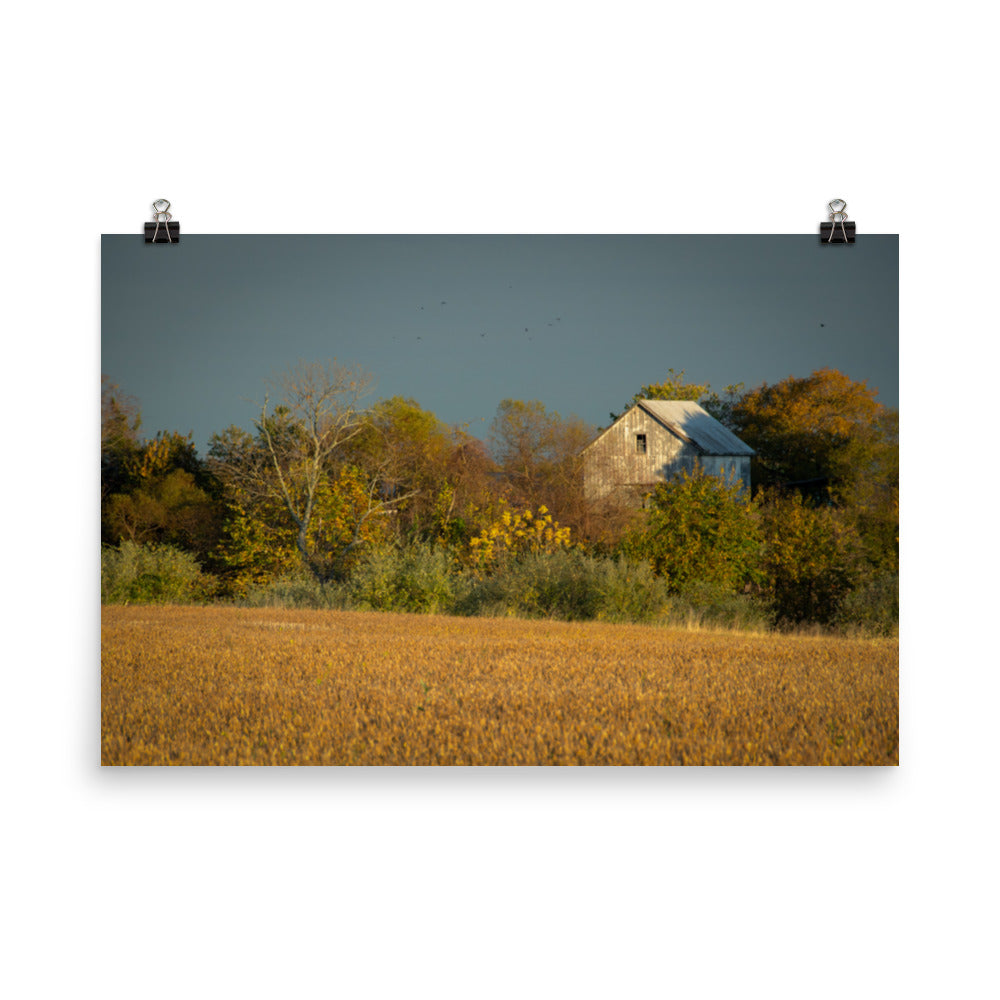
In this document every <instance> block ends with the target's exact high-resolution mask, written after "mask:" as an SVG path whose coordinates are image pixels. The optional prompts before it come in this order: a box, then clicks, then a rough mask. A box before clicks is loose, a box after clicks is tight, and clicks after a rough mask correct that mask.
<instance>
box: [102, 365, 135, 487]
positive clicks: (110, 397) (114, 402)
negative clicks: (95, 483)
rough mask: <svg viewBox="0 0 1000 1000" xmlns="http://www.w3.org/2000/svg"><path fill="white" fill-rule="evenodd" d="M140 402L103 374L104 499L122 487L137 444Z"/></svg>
mask: <svg viewBox="0 0 1000 1000" xmlns="http://www.w3.org/2000/svg"><path fill="white" fill-rule="evenodd" d="M140 423H141V419H140V414H139V403H138V401H137V400H136V399H135V397H133V396H129V395H127V394H125V393H123V392H122V391H121V389H120V388H119V387H118V386H117V385H116V384H115V383H114V382H112V381H111V380H110V379H109V378H108V376H107V375H102V376H101V502H102V504H103V503H104V502H105V501H106V500H107V499H108V497H110V496H111V495H112V494H114V493H118V492H120V491H121V490H122V488H123V486H124V484H125V480H126V470H125V466H126V463H127V462H128V461H129V459H130V458H131V457H132V456H133V454H134V453H135V451H136V450H137V448H138V433H139V425H140Z"/></svg>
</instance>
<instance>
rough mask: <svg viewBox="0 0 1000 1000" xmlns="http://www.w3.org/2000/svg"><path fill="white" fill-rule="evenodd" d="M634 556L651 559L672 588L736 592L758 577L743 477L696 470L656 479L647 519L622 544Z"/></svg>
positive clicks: (753, 521)
mask: <svg viewBox="0 0 1000 1000" xmlns="http://www.w3.org/2000/svg"><path fill="white" fill-rule="evenodd" d="M623 551H624V553H625V554H626V555H628V556H629V557H630V558H633V559H642V560H647V561H648V562H649V563H650V564H651V565H652V568H653V571H654V572H655V573H656V574H657V575H658V576H661V577H664V578H665V579H666V580H667V582H668V584H669V586H670V589H671V590H674V591H683V590H685V589H686V588H688V587H690V586H691V585H692V584H706V585H708V586H710V587H712V588H715V589H717V590H720V591H724V592H735V591H737V590H739V589H741V588H742V587H743V586H744V585H745V584H746V583H748V582H749V581H751V580H753V579H754V578H755V574H756V569H757V560H758V556H759V551H760V532H759V527H758V523H757V512H756V505H755V504H754V502H753V501H752V500H750V499H749V498H748V497H747V496H746V493H745V492H744V491H743V490H742V483H741V481H740V480H739V479H736V480H733V481H732V482H726V481H725V480H724V479H723V478H722V477H720V476H716V475H709V474H707V473H705V472H704V471H703V470H698V471H697V472H696V473H695V474H694V475H689V474H688V473H687V472H683V473H682V474H681V475H680V476H679V477H677V478H675V479H672V480H670V481H668V482H665V483H660V484H659V485H657V487H656V489H655V490H654V491H653V493H652V494H651V496H650V497H649V501H648V509H647V515H646V523H645V524H644V525H642V526H641V527H640V528H638V530H635V531H633V532H632V533H631V534H630V535H629V536H627V537H626V540H625V542H624V544H623Z"/></svg>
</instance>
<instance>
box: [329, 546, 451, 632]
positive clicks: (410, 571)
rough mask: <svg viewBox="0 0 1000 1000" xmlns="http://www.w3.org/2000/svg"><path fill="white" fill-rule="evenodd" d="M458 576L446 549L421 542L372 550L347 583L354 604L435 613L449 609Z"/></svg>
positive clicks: (360, 607)
mask: <svg viewBox="0 0 1000 1000" xmlns="http://www.w3.org/2000/svg"><path fill="white" fill-rule="evenodd" d="M456 577H457V573H456V572H455V571H454V570H453V568H452V565H451V560H450V558H449V556H448V553H447V552H445V551H444V550H443V549H440V548H436V547H435V546H433V545H431V544H429V543H427V542H418V543H413V544H411V545H406V546H387V547H385V548H382V549H376V550H375V551H373V552H371V553H370V554H369V555H368V556H367V558H365V559H363V560H362V561H361V562H359V563H358V564H357V566H355V567H354V569H353V570H352V572H351V575H350V577H349V579H348V580H347V582H346V585H345V586H346V593H347V595H348V599H349V601H350V604H351V606H352V607H355V608H358V609H361V610H372V611H416V612H424V613H427V614H433V613H435V612H444V611H447V610H449V609H450V607H451V605H452V603H453V601H454V599H455V596H456V592H457V586H458V581H457V579H456Z"/></svg>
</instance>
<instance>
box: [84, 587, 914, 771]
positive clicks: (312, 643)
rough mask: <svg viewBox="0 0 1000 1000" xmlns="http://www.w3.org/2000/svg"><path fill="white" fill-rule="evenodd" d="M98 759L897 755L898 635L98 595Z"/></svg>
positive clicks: (606, 759)
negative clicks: (154, 602) (148, 602)
mask: <svg viewBox="0 0 1000 1000" xmlns="http://www.w3.org/2000/svg"><path fill="white" fill-rule="evenodd" d="M101 674H102V682H101V702H102V726H101V760H102V763H104V764H299V765H301V764H358V765H381V764H443V765H470V764H471V765H477V764H596V765H636V764H897V763H898V761H899V751H898V643H897V641H896V640H894V639H875V640H860V639H853V640H852V639H840V638H830V637H820V636H817V637H810V636H777V635H748V634H739V633H733V632H729V633H721V632H720V633H711V632H693V631H681V630H668V629H664V628H657V627H652V626H644V625H610V624H603V623H594V622H580V623H572V622H561V621H549V620H538V621H524V620H518V619H467V618H452V617H445V616H441V615H405V614H387V613H374V612H368V613H365V612H352V611H306V610H297V611H289V610H278V609H260V608H232V607H178V606H163V607H161V606H146V607H105V608H104V609H103V622H102V656H101Z"/></svg>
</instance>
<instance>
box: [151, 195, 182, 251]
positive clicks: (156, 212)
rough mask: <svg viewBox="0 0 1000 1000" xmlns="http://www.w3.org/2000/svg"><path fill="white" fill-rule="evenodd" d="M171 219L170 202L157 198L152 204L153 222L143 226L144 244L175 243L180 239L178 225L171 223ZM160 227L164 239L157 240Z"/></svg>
mask: <svg viewBox="0 0 1000 1000" xmlns="http://www.w3.org/2000/svg"><path fill="white" fill-rule="evenodd" d="M172 218H173V215H172V214H171V212H170V202H169V201H167V199H166V198H157V199H156V201H154V202H153V222H147V223H146V226H145V234H146V242H147V243H176V242H177V241H178V240H179V239H180V224H179V223H177V222H171V221H170V220H171V219H172ZM154 222H155V225H154V224H153V223H154ZM160 226H162V227H163V235H164V236H165V237H166V239H162V238H159V237H160Z"/></svg>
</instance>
